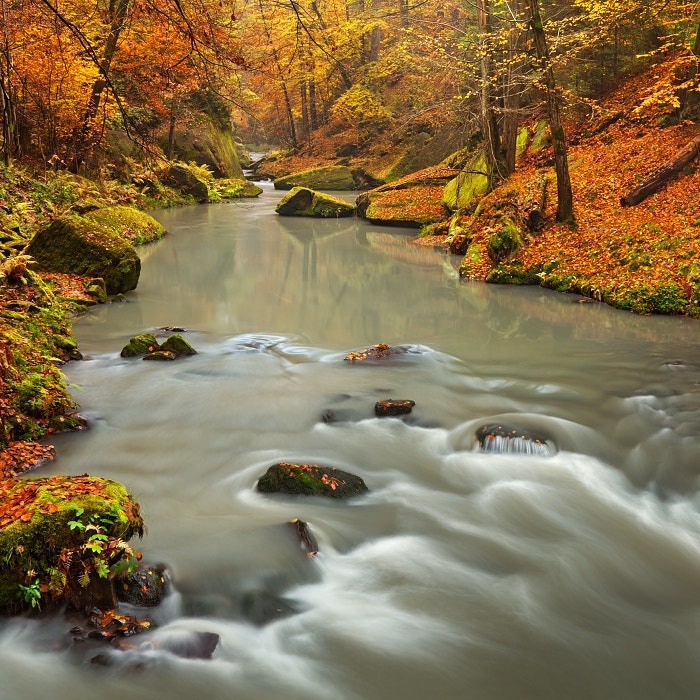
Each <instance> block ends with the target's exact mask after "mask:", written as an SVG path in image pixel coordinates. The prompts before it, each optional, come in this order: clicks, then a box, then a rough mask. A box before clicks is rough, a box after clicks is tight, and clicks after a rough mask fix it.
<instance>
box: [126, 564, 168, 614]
mask: <svg viewBox="0 0 700 700" xmlns="http://www.w3.org/2000/svg"><path fill="white" fill-rule="evenodd" d="M169 580H170V577H169V575H168V573H167V569H166V567H165V566H164V565H163V564H157V565H155V566H147V565H145V564H142V565H141V566H139V568H138V569H136V571H134V572H133V573H132V574H127V573H124V574H120V575H118V576H116V577H115V579H114V589H115V591H116V595H117V599H118V600H119V601H120V602H122V603H128V604H129V605H135V606H138V607H149V608H150V607H154V606H156V605H160V604H161V603H162V602H163V598H165V596H166V594H167V592H168V582H169Z"/></svg>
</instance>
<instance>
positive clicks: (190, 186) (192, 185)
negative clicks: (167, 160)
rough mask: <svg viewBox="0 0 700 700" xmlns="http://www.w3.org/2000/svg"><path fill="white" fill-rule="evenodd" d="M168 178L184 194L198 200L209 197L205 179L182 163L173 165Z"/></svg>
mask: <svg viewBox="0 0 700 700" xmlns="http://www.w3.org/2000/svg"><path fill="white" fill-rule="evenodd" d="M168 179H169V180H170V182H171V183H172V184H174V185H175V187H177V189H179V190H180V191H181V192H183V193H184V194H187V195H190V196H191V197H193V198H194V199H195V200H196V201H197V202H206V201H207V200H208V199H209V188H208V187H207V183H206V182H204V180H200V179H199V178H198V177H197V176H196V175H195V174H194V173H193V172H192V171H191V170H188V169H187V168H186V167H184V166H182V165H171V166H170V170H169V171H168Z"/></svg>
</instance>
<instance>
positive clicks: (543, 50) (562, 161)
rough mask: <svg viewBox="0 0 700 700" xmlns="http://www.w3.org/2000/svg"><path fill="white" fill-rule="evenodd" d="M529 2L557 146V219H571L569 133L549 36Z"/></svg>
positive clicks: (533, 3)
mask: <svg viewBox="0 0 700 700" xmlns="http://www.w3.org/2000/svg"><path fill="white" fill-rule="evenodd" d="M529 2H530V27H531V28H532V35H533V39H534V43H535V49H536V51H537V58H538V60H539V62H540V69H541V72H542V80H543V88H544V92H545V96H546V100H547V114H548V117H549V130H550V132H551V134H552V143H553V146H554V168H555V171H556V175H557V197H558V201H557V220H558V221H568V222H571V221H573V219H574V198H573V193H572V190H571V178H570V177H569V160H568V158H567V155H566V135H565V133H564V127H563V126H562V123H561V117H560V115H559V95H558V92H557V86H556V83H555V81H554V71H553V70H552V64H551V62H550V58H549V49H548V47H547V38H546V36H545V33H544V26H543V24H542V17H541V15H540V8H539V2H538V0H529Z"/></svg>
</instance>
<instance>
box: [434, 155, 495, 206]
mask: <svg viewBox="0 0 700 700" xmlns="http://www.w3.org/2000/svg"><path fill="white" fill-rule="evenodd" d="M482 173H483V174H482ZM485 173H486V158H485V157H484V154H483V153H482V152H481V151H478V152H477V153H476V154H474V155H473V156H472V158H471V159H470V160H469V161H467V163H466V164H465V166H464V169H463V171H462V172H461V173H460V174H459V175H458V176H457V177H456V178H455V179H454V180H451V181H450V182H448V183H447V185H446V186H445V191H444V193H443V195H442V202H443V204H444V205H445V206H446V207H447V208H448V209H450V210H451V211H457V210H458V209H464V208H465V207H467V206H469V204H471V202H472V201H473V200H474V199H475V198H476V197H478V196H480V195H482V194H484V192H486V190H487V189H488V186H489V180H488V177H487V176H486V175H485Z"/></svg>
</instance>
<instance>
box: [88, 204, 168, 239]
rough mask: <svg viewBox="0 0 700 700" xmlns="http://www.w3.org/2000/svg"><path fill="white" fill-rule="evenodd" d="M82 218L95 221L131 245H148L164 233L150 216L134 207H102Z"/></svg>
mask: <svg viewBox="0 0 700 700" xmlns="http://www.w3.org/2000/svg"><path fill="white" fill-rule="evenodd" d="M84 217H85V218H86V219H88V220H89V221H95V222H96V223H98V224H100V226H103V227H104V228H106V229H107V230H108V231H110V232H111V233H113V234H116V235H117V236H120V237H121V238H123V239H124V240H125V241H128V242H129V243H131V244H132V245H143V244H144V243H150V242H151V241H155V240H157V239H158V238H160V237H161V236H162V235H163V234H164V233H165V230H164V229H163V227H162V226H161V225H160V224H159V223H158V222H157V221H156V220H155V219H154V218H153V217H152V216H149V215H148V214H146V213H145V212H143V211H139V210H138V209H134V207H127V206H113V207H103V208H101V209H95V210H93V211H90V212H88V213H87V214H85V215H84Z"/></svg>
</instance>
